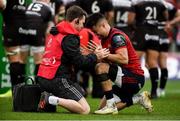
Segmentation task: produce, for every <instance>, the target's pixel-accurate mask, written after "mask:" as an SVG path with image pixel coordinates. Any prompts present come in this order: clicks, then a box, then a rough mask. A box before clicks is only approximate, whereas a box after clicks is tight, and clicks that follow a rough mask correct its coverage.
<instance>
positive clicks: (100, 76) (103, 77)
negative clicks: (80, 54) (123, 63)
mask: <svg viewBox="0 0 180 121" xmlns="http://www.w3.org/2000/svg"><path fill="white" fill-rule="evenodd" d="M96 77H97V80H98V81H99V82H103V81H107V80H109V76H108V74H107V73H103V74H98V75H96Z"/></svg>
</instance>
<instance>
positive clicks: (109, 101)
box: [107, 98, 115, 107]
mask: <svg viewBox="0 0 180 121" xmlns="http://www.w3.org/2000/svg"><path fill="white" fill-rule="evenodd" d="M114 104H115V100H114V98H111V99H109V100H107V106H108V107H109V106H114Z"/></svg>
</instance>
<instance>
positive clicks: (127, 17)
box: [112, 0, 134, 39]
mask: <svg viewBox="0 0 180 121" xmlns="http://www.w3.org/2000/svg"><path fill="white" fill-rule="evenodd" d="M112 3H113V6H114V26H115V28H117V29H120V30H122V31H123V32H124V33H126V34H127V35H128V37H130V39H132V36H133V23H134V18H133V10H132V5H131V1H130V0H112Z"/></svg>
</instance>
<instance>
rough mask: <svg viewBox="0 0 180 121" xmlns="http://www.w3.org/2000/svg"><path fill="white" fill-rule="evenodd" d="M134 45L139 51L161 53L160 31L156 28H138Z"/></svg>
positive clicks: (133, 40)
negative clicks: (149, 50)
mask: <svg viewBox="0 0 180 121" xmlns="http://www.w3.org/2000/svg"><path fill="white" fill-rule="evenodd" d="M132 44H133V46H134V48H135V50H138V51H146V50H148V49H151V50H157V51H159V48H160V44H159V30H158V29H157V28H156V27H138V28H137V29H136V30H135V32H134V37H133V39H132Z"/></svg>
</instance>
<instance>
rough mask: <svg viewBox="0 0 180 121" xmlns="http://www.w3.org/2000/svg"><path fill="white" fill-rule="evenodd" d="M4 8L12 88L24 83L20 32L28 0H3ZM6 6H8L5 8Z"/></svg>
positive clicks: (4, 28)
mask: <svg viewBox="0 0 180 121" xmlns="http://www.w3.org/2000/svg"><path fill="white" fill-rule="evenodd" d="M1 6H3V7H2V8H4V10H3V11H2V15H3V22H4V24H3V45H4V47H5V51H6V55H7V58H8V60H9V63H10V68H9V70H10V81H11V86H12V89H13V88H14V86H15V85H16V84H18V83H22V82H23V79H22V78H21V77H22V76H21V74H22V73H23V70H22V66H23V65H22V64H20V33H19V29H20V28H21V24H22V23H24V19H25V10H26V0H22V1H21V0H13V1H12V0H1ZM5 6H6V8H5Z"/></svg>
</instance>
